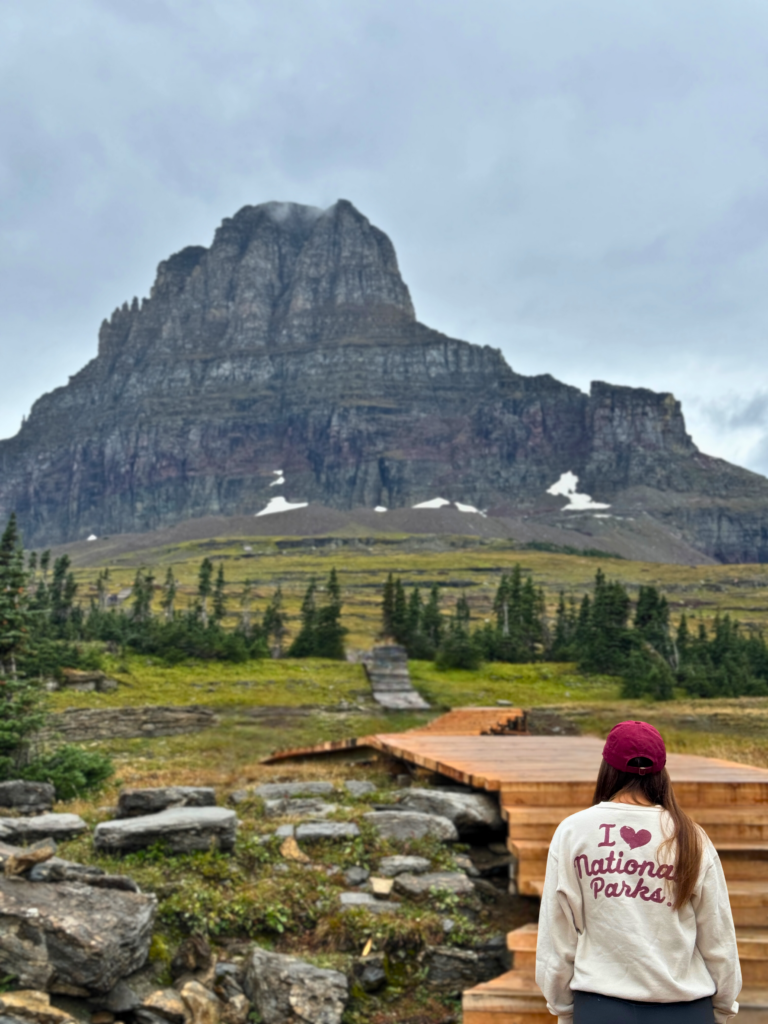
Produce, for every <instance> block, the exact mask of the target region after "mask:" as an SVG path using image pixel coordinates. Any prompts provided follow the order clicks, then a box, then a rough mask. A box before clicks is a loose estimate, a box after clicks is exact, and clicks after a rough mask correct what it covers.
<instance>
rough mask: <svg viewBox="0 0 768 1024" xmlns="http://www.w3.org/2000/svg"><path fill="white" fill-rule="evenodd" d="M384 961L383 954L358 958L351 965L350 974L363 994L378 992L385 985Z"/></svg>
mask: <svg viewBox="0 0 768 1024" xmlns="http://www.w3.org/2000/svg"><path fill="white" fill-rule="evenodd" d="M385 967H386V961H385V958H384V954H383V953H374V954H373V956H365V957H360V959H359V960H356V961H355V962H354V964H353V965H352V974H353V975H354V978H355V981H356V982H357V983H358V985H359V986H360V987H361V988H362V990H363V992H369V993H371V992H379V991H380V990H381V989H383V988H384V986H385V985H386V984H387V972H386V969H385Z"/></svg>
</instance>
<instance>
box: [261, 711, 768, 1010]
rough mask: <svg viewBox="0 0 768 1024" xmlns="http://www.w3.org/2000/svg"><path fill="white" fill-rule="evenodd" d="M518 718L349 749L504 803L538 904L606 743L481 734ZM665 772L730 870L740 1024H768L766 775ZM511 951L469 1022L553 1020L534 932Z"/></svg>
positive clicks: (708, 766)
mask: <svg viewBox="0 0 768 1024" xmlns="http://www.w3.org/2000/svg"><path fill="white" fill-rule="evenodd" d="M517 715H519V712H518V711H517V709H510V708H506V709H498V708H462V709H457V710H456V711H454V712H451V713H450V714H449V715H446V716H443V718H442V719H436V720H435V721H434V722H432V723H430V724H429V725H428V726H425V727H422V728H420V729H416V730H412V731H409V732H403V733H380V734H377V735H375V736H366V737H363V738H361V739H358V740H356V741H348V742H349V743H350V745H352V744H354V745H356V746H366V747H370V748H372V749H375V750H378V751H381V752H382V753H385V754H387V755H389V756H391V757H395V758H398V759H400V760H403V761H406V762H408V763H409V764H413V765H417V766H419V767H421V768H424V769H427V770H429V771H432V772H437V773H440V774H441V775H444V776H447V777H448V778H451V779H454V780H455V781H457V782H462V783H465V784H467V785H469V786H473V787H474V788H476V789H484V790H488V791H490V792H493V793H496V794H498V797H499V802H500V805H501V811H502V815H503V817H504V818H505V820H506V821H507V825H508V837H507V844H508V846H509V849H510V851H511V852H512V853H513V854H514V855H515V858H516V876H515V878H513V879H511V885H512V886H513V887H514V890H515V891H517V892H519V893H520V894H521V895H527V896H540V895H541V891H542V885H543V881H544V872H545V869H546V859H547V850H548V848H549V843H550V840H551V838H552V835H553V833H554V831H555V829H556V828H557V826H558V825H559V823H560V822H561V821H562V820H563V818H565V817H567V816H568V815H569V814H573V813H574V812H576V811H578V810H581V809H582V808H584V807H588V806H589V805H590V804H591V802H592V793H593V790H594V786H595V779H596V777H597V772H598V768H599V766H600V761H601V757H602V748H603V743H602V741H600V740H598V739H595V738H594V737H582V736H579V737H571V736H564V737H555V736H530V735H527V734H519V735H479V733H483V732H488V730H489V729H490V728H491V727H492V726H494V725H499V724H503V723H504V722H505V721H506V720H508V719H509V718H514V717H515V716H517ZM340 746H341V745H340V744H328V745H325V747H326V749H329V748H333V749H339V748H340ZM319 752H320V751H319V750H318V748H314V750H307V751H305V752H302V753H306V754H307V755H310V754H312V753H319ZM298 753H299V752H294V756H295V755H296V754H298ZM278 757H279V755H278ZM274 759H277V758H274ZM274 759H273V760H274ZM667 768H668V770H669V773H670V775H671V777H672V781H673V784H674V787H675V793H676V795H677V798H678V800H679V802H680V803H681V804H682V806H683V807H684V808H685V810H686V811H687V812H688V813H689V814H690V815H691V816H692V817H693V818H694V820H696V821H697V822H699V823H700V824H701V825H702V827H703V828H704V829H705V830H706V832H707V834H708V835H709V837H710V839H711V840H712V842H713V843H714V845H715V847H716V848H717V850H718V853H719V855H720V859H721V861H722V864H723V869H724V871H725V876H726V879H727V882H728V891H729V895H730V899H731V907H732V910H733V915H734V920H735V922H736V928H737V936H738V943H739V956H740V960H741V967H742V973H743V975H744V989H743V990H742V995H741V997H740V1004H741V1007H742V1009H741V1011H740V1013H739V1020H740V1021H742V1022H743V1024H768V770H765V769H762V768H752V767H750V766H748V765H742V764H737V763H735V762H731V761H721V760H717V759H715V758H706V757H693V756H688V755H684V754H670V755H669V757H668V760H667ZM508 945H509V949H510V951H511V952H512V956H513V968H512V970H511V971H509V972H508V973H507V974H504V975H502V976H501V977H499V978H495V979H493V981H490V982H487V983H486V984H483V985H478V986H477V987H476V988H473V989H469V990H468V991H466V992H465V993H464V998H463V1021H464V1024H544V1022H547V1024H550V1022H553V1021H554V1019H555V1018H554V1017H552V1016H550V1015H549V1013H548V1012H547V1009H546V1005H545V1003H544V998H543V996H542V994H541V992H540V990H539V989H538V987H537V986H536V983H535V981H534V977H533V970H534V963H535V949H536V927H535V926H531V925H527V926H525V927H524V928H521V929H517V930H516V931H514V932H511V933H510V935H509V936H508Z"/></svg>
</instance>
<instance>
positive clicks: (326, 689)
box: [51, 536, 768, 785]
mask: <svg viewBox="0 0 768 1024" xmlns="http://www.w3.org/2000/svg"><path fill="white" fill-rule="evenodd" d="M246 547H248V548H250V549H251V550H245V548H246ZM433 547H434V550H432V549H431V547H430V544H429V543H425V540H424V538H420V539H418V540H415V539H414V538H407V537H403V538H391V537H390V538H388V539H387V542H386V543H378V542H376V543H372V544H370V545H368V546H364V545H360V546H351V547H350V546H348V545H344V546H340V547H332V546H328V541H327V539H325V540H324V541H323V543H322V544H321V543H320V542H318V543H317V544H316V546H314V547H313V546H312V542H311V541H310V542H307V541H301V542H299V541H295V540H288V541H285V542H281V541H280V540H277V539H274V538H269V539H265V538H249V537H245V536H244V537H242V538H237V539H231V538H226V539H221V540H217V539H211V540H206V541H196V542H188V543H183V544H174V545H172V546H164V547H159V548H157V549H154V550H151V551H149V552H147V551H146V550H144V551H142V552H139V553H135V552H128V553H125V554H122V555H119V556H117V557H116V558H115V559H114V560H113V561H112V562H111V563H110V564H109V565H103V566H92V565H91V566H90V567H88V568H82V567H80V568H79V567H78V566H77V561H75V566H74V569H75V574H76V578H77V582H78V584H79V591H78V599H79V600H80V601H82V602H84V603H87V602H88V600H89V599H90V598H91V597H95V595H96V578H97V576H98V574H99V572H100V571H102V570H103V569H105V568H109V570H110V580H109V591H110V593H112V594H115V593H117V592H118V591H119V590H121V589H123V588H127V587H129V586H130V585H131V583H132V581H133V578H134V575H135V572H136V570H137V569H138V568H144V569H151V570H152V571H153V572H154V575H155V582H156V587H157V588H158V589H157V591H156V607H155V611H156V612H157V613H158V614H159V612H160V608H159V598H160V594H159V586H160V584H161V583H162V581H163V579H164V577H165V573H166V571H167V569H168V567H169V566H171V567H173V571H174V574H175V576H176V578H177V580H178V584H179V594H178V599H177V608H179V609H181V610H183V609H184V608H185V607H187V606H190V605H192V603H193V602H194V599H195V594H196V585H197V572H198V568H199V565H200V562H201V560H202V559H203V558H204V557H206V556H207V557H209V558H211V559H212V561H213V563H214V568H215V570H218V565H219V564H220V563H221V564H223V566H224V572H225V576H226V580H227V598H228V618H227V623H228V624H229V625H232V626H234V625H235V623H236V621H237V616H238V614H239V607H240V599H241V595H242V590H243V585H244V583H245V581H246V580H248V581H250V583H251V586H252V588H253V601H252V606H253V611H254V613H255V614H257V615H258V614H260V613H261V612H262V611H263V609H264V608H265V607H266V605H267V602H268V601H269V599H270V598H271V596H272V593H273V592H274V589H275V588H276V587H277V586H278V585H279V586H281V588H282V590H283V594H284V598H285V605H286V609H287V611H288V613H289V616H290V618H291V621H290V626H291V631H295V629H296V624H297V619H298V612H299V606H300V603H301V598H302V596H303V594H304V591H305V590H306V587H307V585H308V582H309V580H310V579H311V578H312V577H316V578H317V579H318V580H320V581H321V582H322V581H323V580H324V579H325V578H327V575H328V573H329V571H330V570H331V568H334V567H335V568H336V570H337V572H338V574H339V578H340V582H341V585H342V593H343V599H344V609H343V623H344V625H345V626H346V627H347V629H348V630H349V633H348V636H347V646H348V649H350V650H352V651H354V650H356V649H357V650H362V649H366V648H369V647H370V646H371V644H372V643H373V642H375V640H376V639H377V636H378V634H379V630H380V602H381V591H382V586H383V583H384V580H385V579H386V576H387V574H388V573H389V572H393V573H395V575H398V576H400V577H401V578H402V579H403V582H404V583H405V584H406V585H407V586H411V585H414V584H415V585H418V586H419V587H421V588H422V590H423V592H425V593H426V591H427V590H428V588H429V587H431V585H432V584H433V583H434V582H436V583H438V584H439V585H440V587H441V593H442V601H443V607H444V610H445V611H446V612H449V611H450V610H452V608H453V605H454V603H455V600H456V598H457V597H458V596H459V595H460V594H462V593H464V594H465V595H466V597H467V599H468V601H469V603H470V606H471V608H472V615H473V619H474V621H475V622H480V621H482V620H483V619H484V618H486V617H488V616H490V615H491V614H492V601H493V596H494V594H495V591H496V588H497V586H498V582H499V578H500V576H501V574H502V573H503V572H509V571H510V570H511V569H512V568H513V566H514V565H516V564H517V563H519V564H520V565H521V567H522V569H523V572H524V574H526V575H528V574H530V575H531V576H532V577H533V579H534V582H535V583H536V585H537V586H541V587H542V588H543V589H544V592H545V595H546V600H547V604H548V608H549V610H550V612H553V611H554V605H555V602H556V601H557V598H558V594H559V592H560V591H561V590H565V591H566V592H572V593H574V594H575V595H576V596H577V597H580V596H581V595H582V594H584V593H586V592H588V591H589V589H590V588H591V584H592V580H593V579H594V575H595V572H596V570H597V569H598V568H600V569H602V570H603V571H604V572H605V573H606V575H607V576H608V577H609V579H617V580H619V581H620V582H621V583H623V584H624V585H625V586H626V587H627V588H628V589H629V591H630V593H632V592H633V591H636V590H637V588H638V587H639V586H640V585H643V584H653V585H655V586H657V587H659V588H660V589H661V591H662V592H663V593H664V594H665V595H666V596H667V598H668V600H669V602H670V606H671V609H672V618H673V621H675V620H677V619H678V618H679V616H680V615H681V614H682V613H683V612H685V613H686V615H688V617H689V621H690V622H691V624H692V625H693V626H694V627H695V624H696V622H698V621H703V622H704V623H705V624H710V623H711V622H712V620H713V619H714V617H715V615H717V614H724V613H726V612H727V613H729V614H731V615H732V616H733V617H734V618H737V619H738V620H739V621H741V622H742V623H743V624H744V625H745V626H747V627H750V628H756V629H764V628H765V627H766V626H767V625H768V568H766V567H765V566H760V565H737V566H734V565H723V566H710V565H708V566H698V567H690V566H680V565H663V564H656V563H643V562H631V561H627V560H623V559H607V558H593V557H585V556H579V555H572V554H559V553H550V552H542V551H531V550H527V549H524V548H520V547H516V546H515V545H514V544H513V543H512V542H500V541H493V542H482V543H477V542H475V541H472V540H468V539H467V538H454V539H451V538H440V539H435V541H434V545H433ZM105 661H106V664H105V668H106V670H107V672H108V673H109V675H111V676H113V677H114V678H116V679H117V680H118V681H119V682H120V687H119V689H118V690H117V691H116V692H114V693H110V694H97V693H77V692H59V693H54V694H52V695H51V709H52V710H53V711H62V710H64V709H65V708H67V707H106V706H112V707H114V706H131V705H140V704H203V705H206V706H209V707H213V708H215V709H216V710H217V712H218V713H219V716H220V724H219V725H218V726H217V727H216V728H214V729H210V730H206V731H205V732H204V733H199V734H196V735H193V736H179V737H169V738H166V739H152V740H150V739H136V740H119V741H117V740H116V741H113V742H110V743H106V744H101V746H102V747H103V748H104V749H106V750H109V752H110V753H112V754H113V755H114V756H115V757H116V759H117V762H118V765H119V766H120V772H119V774H120V775H121V777H123V778H128V777H130V778H131V779H133V780H134V781H137V780H138V779H139V778H145V777H146V778H147V779H149V778H154V777H159V776H158V772H159V773H161V774H163V773H166V772H167V771H169V770H171V769H172V770H173V771H174V772H177V771H180V772H182V773H187V772H190V773H192V775H193V776H194V778H196V779H198V778H199V779H201V781H202V778H203V777H204V778H207V779H209V780H210V781H216V782H217V784H221V783H223V782H224V781H225V780H226V781H228V782H231V783H232V784H233V785H235V784H237V782H238V779H239V780H240V781H242V780H246V779H248V778H251V777H258V778H262V777H272V776H273V775H274V774H275V771H276V769H274V768H265V767H264V766H261V765H259V761H260V760H261V758H262V757H264V756H265V755H267V754H268V753H269V752H270V751H272V750H274V749H277V748H284V747H296V746H304V745H308V744H311V743H315V742H320V741H324V740H328V739H337V738H341V737H344V736H354V735H357V736H360V735H365V734H367V733H370V732H385V731H386V732H393V731H398V730H401V729H406V728H410V727H412V726H414V725H416V724H418V723H419V722H423V721H425V720H427V719H428V718H429V717H431V715H432V714H439V713H441V712H442V711H444V710H446V709H448V708H451V707H457V706H461V705H471V704H480V705H482V704H485V705H493V704H495V703H496V702H497V701H500V700H503V701H510V702H511V703H512V704H514V705H516V706H522V707H526V708H531V707H542V706H548V707H552V708H556V709H557V710H558V712H559V713H561V714H563V715H565V716H566V717H568V718H571V719H572V720H573V721H574V722H576V723H577V724H578V725H579V728H580V729H581V730H582V731H584V732H591V733H594V734H597V735H604V734H605V733H606V732H607V731H608V729H609V728H610V727H611V725H612V724H614V723H615V722H616V721H617V720H620V719H622V718H629V717H633V718H635V717H642V718H646V719H650V720H652V721H654V722H655V723H656V724H658V726H659V728H661V729H662V730H663V731H664V733H665V736H666V737H667V739H668V741H669V746H670V749H672V750H677V751H681V752H687V753H698V754H705V755H708V756H714V757H725V758H729V759H734V760H740V761H745V762H747V763H751V764H758V765H765V766H768V699H761V698H754V699H741V700H731V701H722V700H719V701H705V700H699V701H684V700H676V701H670V702H665V703H663V704H653V703H644V702H639V701H635V702H628V701H622V700H620V687H619V684H618V681H617V680H616V679H615V678H611V677H607V676H589V675H583V674H581V673H579V672H577V671H576V669H575V667H574V666H572V665H563V664H536V665H509V664H502V663H492V664H487V665H485V666H483V667H482V668H481V669H480V670H479V671H477V672H468V671H460V670H453V671H443V672H441V671H438V670H437V669H436V668H435V666H434V665H433V664H432V663H430V662H412V663H411V676H412V679H413V682H414V685H415V686H416V688H417V689H418V690H419V692H420V693H421V694H422V695H423V696H424V697H425V698H426V699H427V700H428V701H429V702H430V704H431V705H432V706H433V708H434V712H432V713H425V714H422V715H413V714H392V713H390V714H385V713H383V712H382V711H381V710H380V709H378V707H377V706H376V705H375V704H374V703H373V701H372V699H371V696H370V689H369V686H368V683H367V680H366V678H365V673H364V671H363V668H362V666H361V665H359V664H355V663H352V662H346V663H345V662H333V661H322V660H319V659H303V660H292V659H282V660H277V661H273V660H271V659H267V660H262V661H250V662H246V663H244V664H233V663H227V662H185V663H182V664H179V665H174V666H166V665H164V664H163V663H162V662H161V661H160V660H159V659H153V658H148V657H143V656H138V655H134V654H126V655H121V656H111V655H108V656H106V659H105ZM259 709H264V710H262V711H259ZM270 709H271V710H270ZM267 712H268V713H267ZM286 770H287V766H283V767H282V768H281V769H280V770H279V772H278V774H281V775H284V774H285V771H286ZM290 770H291V771H292V770H294V769H290ZM303 770H305V769H303Z"/></svg>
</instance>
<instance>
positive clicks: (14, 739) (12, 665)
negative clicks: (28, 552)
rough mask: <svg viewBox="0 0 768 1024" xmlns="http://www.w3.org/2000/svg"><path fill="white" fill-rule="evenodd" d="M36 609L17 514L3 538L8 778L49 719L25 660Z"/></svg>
mask: <svg viewBox="0 0 768 1024" xmlns="http://www.w3.org/2000/svg"><path fill="white" fill-rule="evenodd" d="M30 629H31V612H30V608H29V594H28V592H27V574H26V572H25V569H24V553H23V551H22V548H21V539H20V537H19V532H18V527H17V524H16V516H15V515H12V516H11V518H10V519H9V521H8V525H7V526H6V528H5V530H4V532H3V535H2V538H0V776H1V777H3V778H8V777H9V776H12V775H13V774H14V773H15V772H16V770H17V769H18V768H19V767H22V766H23V765H24V764H25V763H26V762H27V760H28V757H29V749H30V742H31V739H32V736H33V735H34V733H36V732H37V731H38V730H39V729H40V728H41V726H42V725H43V723H44V721H45V711H44V694H43V691H42V688H41V685H40V683H39V682H38V681H33V680H30V679H26V678H24V676H23V675H22V673H21V672H20V670H19V669H20V662H22V661H23V659H24V656H25V655H27V654H28V653H29V635H30Z"/></svg>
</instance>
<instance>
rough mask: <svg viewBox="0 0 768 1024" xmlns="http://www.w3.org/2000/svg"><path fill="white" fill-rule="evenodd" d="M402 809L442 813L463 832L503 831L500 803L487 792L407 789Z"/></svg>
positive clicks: (403, 793)
mask: <svg viewBox="0 0 768 1024" xmlns="http://www.w3.org/2000/svg"><path fill="white" fill-rule="evenodd" d="M399 795H400V802H399V806H400V807H402V808H403V809H404V810H407V811H420V812H421V813H422V814H439V815H441V817H443V818H448V820H449V821H452V822H453V824H454V825H455V826H456V828H457V829H458V830H459V832H471V831H472V830H473V829H477V828H496V829H497V828H501V827H502V826H503V822H502V820H501V813H500V811H499V804H498V801H497V800H496V799H494V797H492V796H489V795H487V794H485V793H451V792H444V791H443V790H440V789H413V788H411V789H406V790H402V791H401V792H400V794H399Z"/></svg>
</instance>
